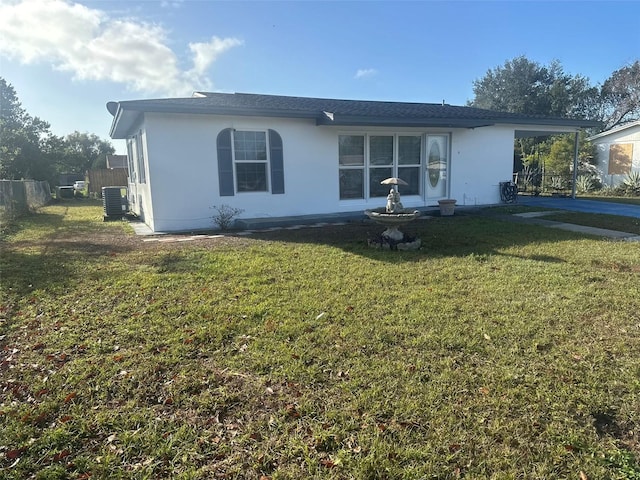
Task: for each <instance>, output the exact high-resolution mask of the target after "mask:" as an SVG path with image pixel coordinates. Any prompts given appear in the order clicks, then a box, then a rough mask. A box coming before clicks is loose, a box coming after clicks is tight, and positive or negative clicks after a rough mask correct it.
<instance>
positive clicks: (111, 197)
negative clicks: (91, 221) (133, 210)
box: [102, 187, 129, 221]
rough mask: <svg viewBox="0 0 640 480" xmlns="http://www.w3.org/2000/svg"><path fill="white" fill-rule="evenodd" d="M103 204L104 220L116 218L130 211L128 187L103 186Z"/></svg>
mask: <svg viewBox="0 0 640 480" xmlns="http://www.w3.org/2000/svg"><path fill="white" fill-rule="evenodd" d="M102 205H103V207H104V220H105V221H106V220H116V219H121V218H122V217H124V216H125V215H126V214H127V212H128V211H129V202H128V200H127V187H102Z"/></svg>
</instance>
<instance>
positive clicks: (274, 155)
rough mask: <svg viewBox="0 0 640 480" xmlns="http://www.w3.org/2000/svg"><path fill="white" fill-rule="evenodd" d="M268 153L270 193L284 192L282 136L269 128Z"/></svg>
mask: <svg viewBox="0 0 640 480" xmlns="http://www.w3.org/2000/svg"><path fill="white" fill-rule="evenodd" d="M269 150H270V151H269V153H270V156H271V193H273V194H282V193H284V155H283V151H282V137H280V134H279V133H278V132H276V131H275V130H269Z"/></svg>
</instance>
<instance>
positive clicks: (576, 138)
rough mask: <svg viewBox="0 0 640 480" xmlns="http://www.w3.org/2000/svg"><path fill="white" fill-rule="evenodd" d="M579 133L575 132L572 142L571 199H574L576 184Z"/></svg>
mask: <svg viewBox="0 0 640 480" xmlns="http://www.w3.org/2000/svg"><path fill="white" fill-rule="evenodd" d="M579 135H580V132H576V136H575V140H574V141H573V182H572V184H573V185H572V187H571V198H573V199H574V200H575V198H576V183H577V181H578V138H579Z"/></svg>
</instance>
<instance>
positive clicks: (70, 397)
mask: <svg viewBox="0 0 640 480" xmlns="http://www.w3.org/2000/svg"><path fill="white" fill-rule="evenodd" d="M77 396H78V393H77V392H71V393H70V394H69V395H67V396H66V397H64V403H69V402H70V401H71V400H73V399H74V398H76V397H77Z"/></svg>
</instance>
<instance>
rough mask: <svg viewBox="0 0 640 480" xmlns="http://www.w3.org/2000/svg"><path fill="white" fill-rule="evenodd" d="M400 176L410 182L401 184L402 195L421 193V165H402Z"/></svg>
mask: <svg viewBox="0 0 640 480" xmlns="http://www.w3.org/2000/svg"><path fill="white" fill-rule="evenodd" d="M398 176H399V177H400V178H401V179H403V180H404V181H405V182H407V183H408V184H409V185H401V186H400V195H419V194H420V167H400V168H398Z"/></svg>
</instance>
